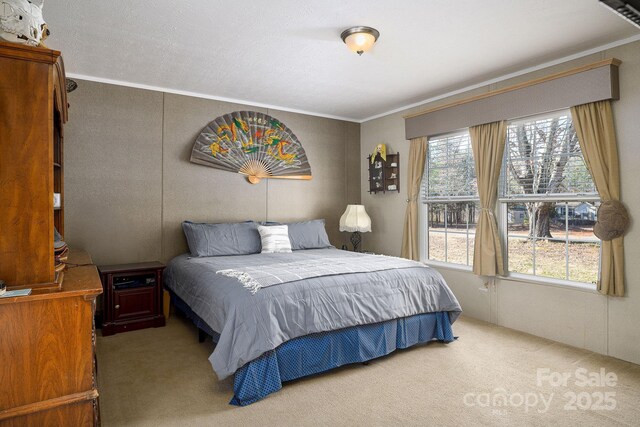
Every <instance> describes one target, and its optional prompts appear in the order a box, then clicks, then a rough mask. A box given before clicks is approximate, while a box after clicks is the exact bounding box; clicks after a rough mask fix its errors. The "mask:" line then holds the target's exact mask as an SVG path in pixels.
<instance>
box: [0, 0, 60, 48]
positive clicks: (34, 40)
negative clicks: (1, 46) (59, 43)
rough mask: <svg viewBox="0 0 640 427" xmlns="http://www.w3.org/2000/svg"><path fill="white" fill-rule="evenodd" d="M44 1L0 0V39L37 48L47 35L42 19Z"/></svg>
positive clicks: (47, 31)
mask: <svg viewBox="0 0 640 427" xmlns="http://www.w3.org/2000/svg"><path fill="white" fill-rule="evenodd" d="M43 4H44V0H42V1H41V2H39V3H35V0H34V2H33V3H32V2H31V1H28V0H0V38H2V39H4V40H6V41H10V42H13V43H20V44H28V45H31V46H38V45H40V43H41V42H42V41H43V33H45V32H46V35H45V36H44V38H46V36H47V35H49V30H48V29H47V24H46V23H45V22H44V19H43V18H42V6H43Z"/></svg>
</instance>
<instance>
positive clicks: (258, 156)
mask: <svg viewBox="0 0 640 427" xmlns="http://www.w3.org/2000/svg"><path fill="white" fill-rule="evenodd" d="M191 162H193V163H197V164H201V165H205V166H209V167H212V168H216V169H221V170H225V171H229V172H236V173H240V174H242V175H246V177H247V179H248V181H249V182H250V183H252V184H257V183H258V182H260V180H261V179H265V178H267V179H268V178H279V179H311V166H309V160H308V159H307V154H306V153H305V151H304V148H302V144H301V143H300V141H299V140H298V138H297V137H296V136H295V135H294V133H293V132H292V131H291V130H290V129H289V128H288V127H286V126H285V125H284V123H282V122H281V121H280V120H278V119H276V118H274V117H271V116H269V115H267V114H264V113H258V112H255V111H236V112H233V113H230V114H225V115H223V116H220V117H218V118H217V119H215V120H214V121H212V122H211V123H209V124H208V125H207V126H206V127H205V128H204V129H203V130H202V132H201V133H200V135H198V137H197V138H196V141H195V143H194V145H193V150H192V151H191Z"/></svg>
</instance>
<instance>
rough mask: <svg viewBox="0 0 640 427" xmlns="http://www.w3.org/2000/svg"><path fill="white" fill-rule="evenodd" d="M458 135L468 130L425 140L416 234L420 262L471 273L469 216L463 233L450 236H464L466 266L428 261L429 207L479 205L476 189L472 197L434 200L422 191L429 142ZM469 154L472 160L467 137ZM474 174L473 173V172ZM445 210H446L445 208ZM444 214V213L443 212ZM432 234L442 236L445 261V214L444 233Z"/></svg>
mask: <svg viewBox="0 0 640 427" xmlns="http://www.w3.org/2000/svg"><path fill="white" fill-rule="evenodd" d="M459 135H468V136H469V129H459V130H457V131H453V132H447V133H443V134H439V135H433V136H430V137H428V138H427V154H426V156H425V166H424V173H423V176H422V179H423V181H422V182H421V186H420V199H419V203H418V206H419V207H418V223H419V225H418V233H419V238H420V240H419V249H420V250H419V254H420V260H421V262H423V263H425V264H427V265H431V266H435V267H442V268H448V269H453V270H463V271H472V269H473V257H470V256H469V254H470V245H469V215H468V214H467V228H466V229H465V230H466V231H465V232H462V231H454V232H452V234H465V235H466V245H467V264H458V263H454V262H449V261H439V260H434V259H429V233H430V231H429V206H430V205H432V204H444V205H446V204H449V203H476V204H479V203H480V195H479V194H478V191H477V187H476V192H475V197H474V196H436V197H434V198H431V199H429V198H428V197H427V198H425V196H426V195H427V194H426V193H428V191H424V185H426V186H427V188H428V179H429V157H428V156H429V148H428V147H429V141H430V140H432V139H441V138H449V137H455V136H459ZM469 152H470V153H471V156H472V159H473V148H472V147H471V139H470V136H469ZM474 169H475V164H474ZM474 172H475V171H474ZM445 209H446V208H445ZM445 212H446V211H445ZM431 232H432V233H437V234H442V235H444V242H445V259H446V258H447V234H448V231H447V226H446V214H445V230H444V231H431ZM474 236H475V231H474Z"/></svg>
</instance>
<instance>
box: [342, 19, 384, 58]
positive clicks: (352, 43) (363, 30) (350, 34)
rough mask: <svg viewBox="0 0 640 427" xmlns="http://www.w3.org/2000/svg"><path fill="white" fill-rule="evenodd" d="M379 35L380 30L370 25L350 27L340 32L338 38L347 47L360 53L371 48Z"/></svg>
mask: <svg viewBox="0 0 640 427" xmlns="http://www.w3.org/2000/svg"><path fill="white" fill-rule="evenodd" d="M378 37H380V32H379V31H378V30H376V29H375V28H371V27H362V26H360V27H351V28H347V29H346V30H344V31H343V32H342V34H340V38H341V39H342V41H343V42H344V43H345V44H346V45H347V47H348V48H349V49H351V50H352V51H354V52H356V53H357V54H358V55H362V53H363V52H366V51H368V50H369V49H371V48H372V47H373V45H374V43H375V42H376V40H378Z"/></svg>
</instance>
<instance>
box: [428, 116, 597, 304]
mask: <svg viewBox="0 0 640 427" xmlns="http://www.w3.org/2000/svg"><path fill="white" fill-rule="evenodd" d="M563 113H565V114H567V115H568V116H569V117H570V118H571V113H570V111H569V110H568V109H561V110H557V111H552V112H547V113H543V114H536V115H532V116H528V117H521V118H517V119H512V120H508V121H507V125H512V124H514V123H522V122H529V121H533V120H540V119H544V118H551V117H554V116H557V115H561V114H563ZM468 132H469V129H468V128H465V129H459V130H457V131H453V132H447V133H442V134H438V135H433V136H429V137H428V141H429V140H431V139H437V138H442V137H445V136H455V135H459V134H464V133H468ZM505 138H506V137H505ZM507 144H508V141H505V156H506V152H507V150H508V146H507ZM505 166H506V162H505V161H503V162H502V164H501V166H500V169H501V171H500V173H501V179H500V181H499V184H498V189H497V190H498V198H497V202H496V210H495V214H496V221H497V223H498V224H497V225H498V232H499V235H500V242H501V244H502V256H503V262H504V269H505V274H504V275H497V276H496V277H497V278H500V279H503V280H509V281H516V282H522V283H532V284H537V285H545V286H553V287H560V288H565V289H566V288H573V289H576V290H579V291H584V292H589V293H597V289H596V284H595V283H589V282H580V281H575V280H567V279H558V278H554V277H548V276H540V275H534V274H525V273H518V272H512V271H509V253H508V238H509V236H508V225H507V223H508V204H509V203H516V202H522V203H525V202H529V201H531V202H533V201H542V200H544V201H555V202H571V201H581V202H600V201H601V199H600V196H599V195H598V194H597V193H595V194H594V193H583V194H581V193H576V194H570V195H563V194H562V193H560V194H547V195H541V196H538V197H528V198H527V200H522V199H517V198H514V197H503V196H502V195H501V194H500V186H501V185H503V183H502V174H503V173H505V174H506V173H508V171H507V170H506V169H505ZM428 173H429V159H428V157H426V156H425V168H424V174H423V180H426V179H428ZM592 179H593V178H592ZM422 188H423V187H422V185H421V189H420V199H419V203H418V219H419V220H418V236H419V255H420V260H421V262H423V263H425V264H427V265H430V266H433V267H438V268H445V269H449V270H457V271H466V272H471V271H472V270H473V259H469V264H468V265H465V264H457V263H452V262H445V261H438V260H431V259H429V224H428V221H429V217H428V214H429V205H430V204H434V203H435V204H444V203H457V202H468V203H479V195H478V194H477V193H476V197H475V198H469V197H453V198H449V199H447V198H434V199H432V200H429V199H426V200H425V199H424V198H423V194H424V193H423V190H422ZM564 216H565V223H566V221H567V219H568V210H567V209H565V214H564ZM438 233H442V234H444V235H445V242H446V231H445V232H438ZM466 234H467V245H468V244H469V234H468V227H467V233H466ZM571 241H573V240H571V239H570V238H569V237H568V233H567V231H566V228H565V242H571ZM595 241H598V242H599V255H598V274H597V277H596V282H597V281H599V280H600V278H601V274H602V241H601V240H600V239H597V238H596V239H594V242H595ZM533 244H534V247H535V239H534V242H533ZM565 247H566V249H565V271H566V268H567V267H566V265H567V264H568V263H569V257H568V256H567V250H568V247H567V246H565ZM467 257H469V250H467ZM565 276H567V275H566V274H565Z"/></svg>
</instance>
